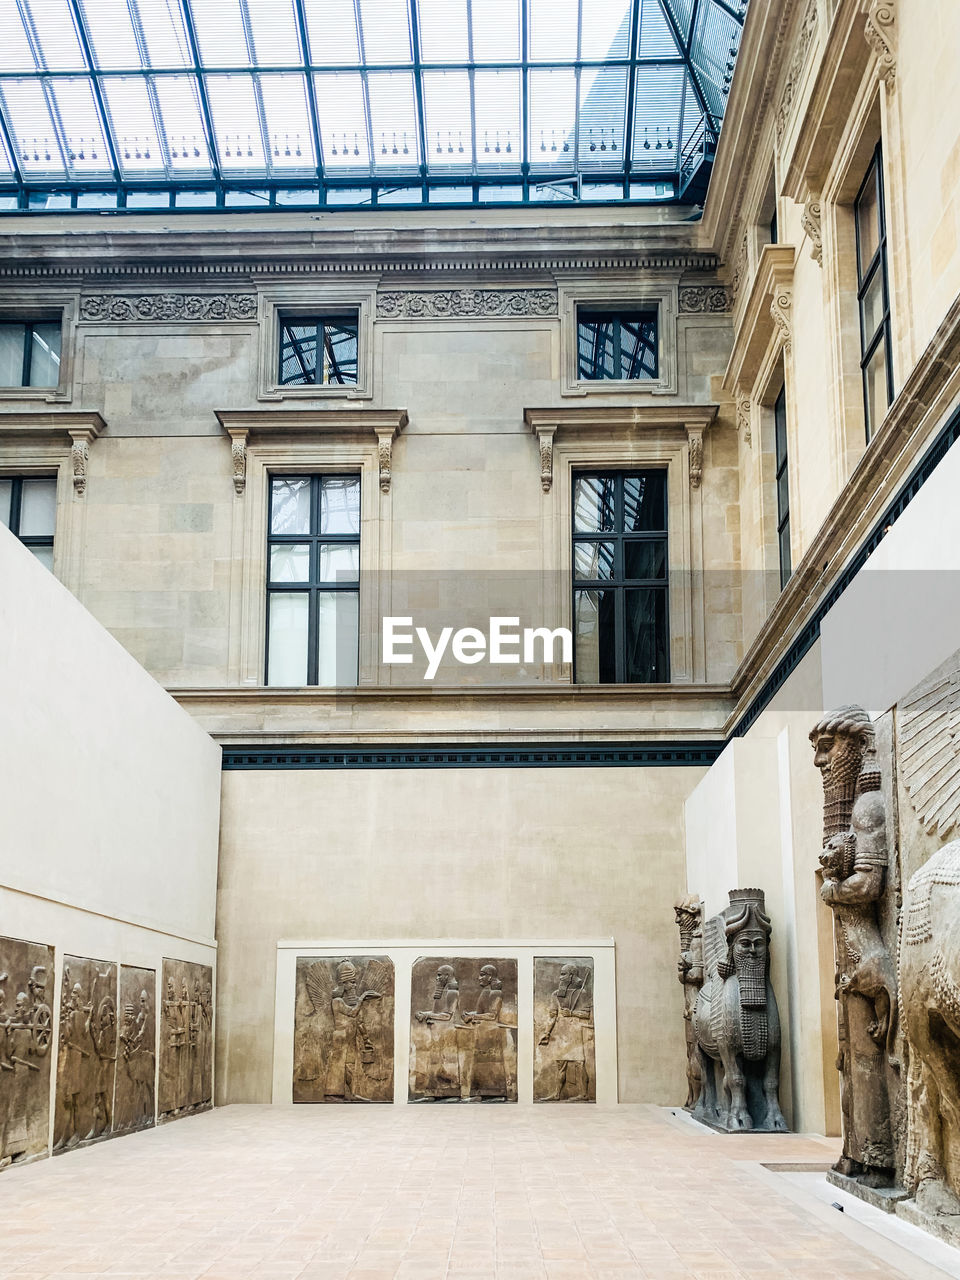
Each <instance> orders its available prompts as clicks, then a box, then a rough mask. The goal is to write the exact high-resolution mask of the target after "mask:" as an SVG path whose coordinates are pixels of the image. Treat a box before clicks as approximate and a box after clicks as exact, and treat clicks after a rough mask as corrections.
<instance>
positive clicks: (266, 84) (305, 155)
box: [259, 75, 316, 176]
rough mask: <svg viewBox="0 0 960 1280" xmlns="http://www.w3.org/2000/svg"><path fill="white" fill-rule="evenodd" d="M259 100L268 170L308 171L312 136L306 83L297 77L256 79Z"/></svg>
mask: <svg viewBox="0 0 960 1280" xmlns="http://www.w3.org/2000/svg"><path fill="white" fill-rule="evenodd" d="M259 85H260V98H261V101H262V103H263V117H264V120H265V121H266V130H267V138H268V140H269V143H270V155H269V156H268V157H267V159H268V163H269V165H270V168H271V169H274V170H282V171H283V176H285V175H286V173H287V172H289V171H290V170H297V169H305V170H312V169H314V168H315V167H316V161H315V159H314V155H313V136H312V131H311V128H310V115H309V109H308V107H307V82H306V80H305V78H304V77H303V76H300V75H274V76H260V77H259Z"/></svg>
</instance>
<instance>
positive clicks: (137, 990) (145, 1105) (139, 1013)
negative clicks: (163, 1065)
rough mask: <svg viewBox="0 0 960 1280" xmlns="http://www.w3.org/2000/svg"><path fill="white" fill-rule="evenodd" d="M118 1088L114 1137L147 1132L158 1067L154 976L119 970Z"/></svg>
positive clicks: (147, 972)
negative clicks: (122, 1134)
mask: <svg viewBox="0 0 960 1280" xmlns="http://www.w3.org/2000/svg"><path fill="white" fill-rule="evenodd" d="M117 1023H118V1031H117V1088H116V1094H115V1096H114V1104H113V1131H114V1133H132V1132H133V1131H134V1130H135V1129H148V1128H150V1126H151V1125H152V1124H153V1123H154V1095H155V1090H154V1078H155V1075H156V1064H157V973H156V970H155V969H131V968H128V967H127V966H126V965H121V966H120V1007H119V1009H118V1010H117Z"/></svg>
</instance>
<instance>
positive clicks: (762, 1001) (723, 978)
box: [693, 889, 787, 1132]
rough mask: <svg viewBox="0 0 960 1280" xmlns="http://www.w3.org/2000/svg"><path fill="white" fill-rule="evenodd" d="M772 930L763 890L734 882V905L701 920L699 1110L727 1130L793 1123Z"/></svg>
mask: <svg viewBox="0 0 960 1280" xmlns="http://www.w3.org/2000/svg"><path fill="white" fill-rule="evenodd" d="M770 932H771V926H770V917H769V916H768V915H767V914H766V912H765V910H764V896H763V890H762V889H731V890H730V905H729V906H728V907H726V908H725V909H724V910H723V911H722V912H721V913H720V914H719V915H716V916H713V917H711V919H709V920H708V921H707V922H706V924H705V925H704V927H703V966H704V977H703V987H702V989H701V990H700V993H699V994H698V996H697V1001H696V1005H695V1007H694V1010H693V1032H694V1035H695V1037H696V1041H697V1052H698V1056H699V1061H700V1075H701V1089H700V1097H699V1099H698V1100H697V1104H696V1106H695V1108H694V1111H693V1114H694V1116H695V1118H696V1119H698V1120H702V1121H704V1123H706V1124H709V1125H712V1126H713V1127H714V1128H717V1129H723V1130H726V1131H728V1132H741V1131H743V1130H750V1129H753V1130H760V1131H766V1132H772V1131H779V1132H785V1131H786V1128H787V1124H786V1121H785V1120H784V1118H783V1113H782V1112H781V1110H780V1102H779V1096H778V1095H779V1086H780V1016H779V1012H778V1010H777V1002H776V999H775V998H774V994H773V988H772V986H771V985H770V951H769V943H770Z"/></svg>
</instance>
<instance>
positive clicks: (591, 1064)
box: [533, 956, 597, 1102]
mask: <svg viewBox="0 0 960 1280" xmlns="http://www.w3.org/2000/svg"><path fill="white" fill-rule="evenodd" d="M533 1044H534V1049H533V1100H534V1102H596V1100H597V1070H596V1048H595V1044H594V1028H593V961H592V960H591V959H590V958H589V957H588V956H582V957H577V956H574V957H572V958H566V959H563V958H560V957H557V958H556V959H554V958H547V957H541V956H538V957H537V958H536V959H535V960H534V962H533Z"/></svg>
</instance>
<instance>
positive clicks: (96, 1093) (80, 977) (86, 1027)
mask: <svg viewBox="0 0 960 1280" xmlns="http://www.w3.org/2000/svg"><path fill="white" fill-rule="evenodd" d="M117 1034H118V1029H117V966H116V965H115V964H110V963H109V962H106V961H102V960H88V959H85V958H83V957H81V956H65V957H64V960H63V981H62V984H61V991H60V1032H59V1041H58V1055H57V1106H56V1112H55V1116H54V1127H53V1149H54V1151H66V1150H67V1149H68V1148H70V1147H75V1146H78V1145H79V1144H80V1143H83V1142H94V1141H96V1140H97V1139H99V1138H106V1137H109V1135H110V1134H111V1133H112V1131H113V1095H114V1082H115V1078H116V1071H117Z"/></svg>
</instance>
